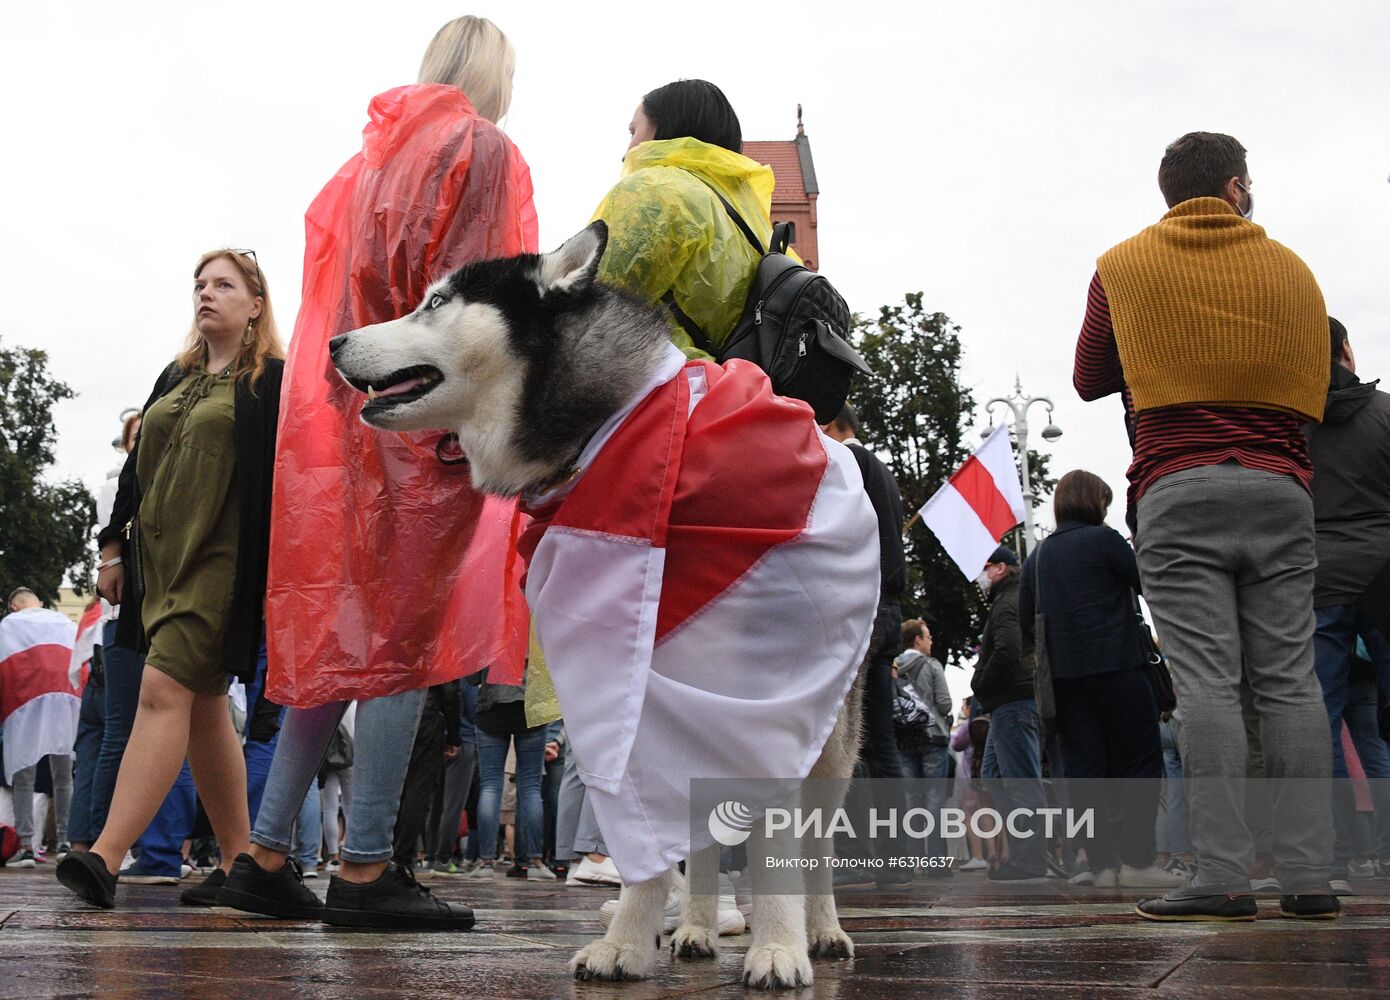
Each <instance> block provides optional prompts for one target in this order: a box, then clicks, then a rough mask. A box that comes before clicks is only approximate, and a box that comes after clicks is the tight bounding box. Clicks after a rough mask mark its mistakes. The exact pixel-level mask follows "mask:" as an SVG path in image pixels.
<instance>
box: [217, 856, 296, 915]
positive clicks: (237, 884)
mask: <svg viewBox="0 0 1390 1000" xmlns="http://www.w3.org/2000/svg"><path fill="white" fill-rule="evenodd" d="M211 879H212V876H211V875H209V876H208V880H209V881H211ZM204 884H206V883H204ZM216 902H217V905H218V906H230V907H232V908H233V909H237V910H245V911H246V912H247V913H262V914H265V915H266V916H267V917H284V918H286V919H288V920H322V919H323V903H322V902H320V900H319V898H318V897H317V896H315V895H314V894H313V893H312V892H310V891H309V888H308V886H306V885H305V884H304V875H303V872H302V871H301V870H300V867H299V861H298V860H297V859H295V858H293V857H289V858H286V859H285V863H284V864H283V865H282V866H281V867H280V870H279V871H273V872H268V871H266V870H265V869H264V868H262V867H261V866H260V865H258V864H256V859H255V858H253V857H251V855H249V854H238V855H237V856H236V860H235V861H233V862H232V872H231V874H230V875H228V876H227V880H226V882H225V883H223V885H222V887H221V890H220V891H219V892H218V893H217V900H216Z"/></svg>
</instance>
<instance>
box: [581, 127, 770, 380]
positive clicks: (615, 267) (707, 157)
mask: <svg viewBox="0 0 1390 1000" xmlns="http://www.w3.org/2000/svg"><path fill="white" fill-rule="evenodd" d="M773 183H774V181H773V176H772V168H771V167H767V166H763V165H762V164H760V163H756V162H754V161H753V160H750V159H749V158H748V157H746V156H743V155H741V154H739V153H734V152H730V151H729V150H727V149H723V148H721V147H719V146H712V145H710V144H709V143H707V142H701V141H700V140H699V139H691V138H689V137H685V138H680V139H660V140H654V141H652V142H644V143H642V144H641V145H639V146H636V147H635V148H633V149H631V150H629V151H628V154H627V156H626V157H625V158H624V160H623V174H622V179H621V180H619V181H618V183H617V184H615V185H614V186H613V188H612V190H610V191H609V192H608V194H607V196H605V197H604V199H603V201H602V202H601V203H600V204H599V207H598V210H597V211H596V212H595V213H594V218H595V219H602V220H603V221H604V222H606V223H607V224H608V246H607V249H606V250H605V251H604V255H603V260H602V262H601V263H600V265H599V278H600V280H602V281H605V282H608V283H609V284H612V285H617V286H620V287H622V288H625V289H627V290H628V291H630V292H632V293H633V294H634V295H636V296H638V297H639V298H641V299H645V300H646V301H647V302H651V303H653V304H659V303H661V302H662V300H663V299H665V297H666V296H667V295H670V296H671V300H672V301H674V302H675V303H676V305H677V306H678V307H679V308H680V309H681V310H682V311H683V312H684V313H685V314H686V315H687V316H689V317H690V319H691V320H693V321H694V323H695V324H696V325H697V326H699V328H700V329H701V330H702V331H703V332H704V334H705V335H706V336H707V337H708V338H709V339H710V340H711V341H712V342H713V343H714V344H715V345H722V344H723V343H724V339H725V338H726V337H728V335H729V333H730V332H731V331H732V330H733V328H734V324H735V323H736V322H737V321H738V317H739V315H740V314H741V313H742V312H743V305H744V301H745V300H746V299H747V297H748V289H749V287H750V286H751V285H752V283H753V275H754V273H755V272H756V270H757V267H758V261H759V259H760V257H761V254H760V253H758V251H755V250H754V249H753V247H752V246H751V244H750V243H749V242H748V241H747V240H746V239H745V238H744V236H743V234H742V232H740V231H739V229H738V227H737V226H736V225H735V224H734V222H733V220H732V219H730V218H729V215H728V213H727V212H726V211H725V209H724V206H723V205H722V204H720V202H719V198H717V197H716V196H715V192H716V191H717V192H718V193H719V194H720V195H723V197H724V198H725V199H727V200H728V202H729V204H731V205H733V207H734V209H735V210H736V211H737V212H738V214H739V215H740V216H741V217H742V219H743V221H744V222H746V223H747V224H748V226H749V227H750V228H751V229H752V230H753V233H754V234H755V235H756V236H757V237H758V240H759V241H760V243H761V245H762V247H764V248H765V247H766V246H767V244H768V242H769V241H770V240H771V236H772V220H771V210H772V187H773ZM670 324H671V341H672V343H674V344H675V345H676V346H677V347H679V348H680V349H681V350H682V351H684V352H685V353H686V356H687V357H692V358H705V357H707V355H705V354H704V353H703V352H701V351H699V350H697V349H696V348H695V346H694V344H693V343H692V342H691V339H690V336H689V335H688V334H687V333H686V332H685V331H684V330H683V329H682V328H681V327H680V325H679V324H678V323H677V322H676V321H675V319H674V318H672V319H671V320H670Z"/></svg>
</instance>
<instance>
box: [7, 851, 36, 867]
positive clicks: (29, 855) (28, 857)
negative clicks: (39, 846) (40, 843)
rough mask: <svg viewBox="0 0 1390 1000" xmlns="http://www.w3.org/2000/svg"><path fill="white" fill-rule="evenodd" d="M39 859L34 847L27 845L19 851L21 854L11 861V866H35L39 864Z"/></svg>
mask: <svg viewBox="0 0 1390 1000" xmlns="http://www.w3.org/2000/svg"><path fill="white" fill-rule="evenodd" d="M38 863H39V859H38V858H37V857H35V856H34V849H33V848H32V847H26V848H24V850H22V851H20V852H19V856H18V857H16V858H15V859H14V860H13V861H11V862H10V867H11V868H35V867H37V866H38Z"/></svg>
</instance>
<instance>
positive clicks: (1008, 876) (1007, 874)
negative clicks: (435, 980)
mask: <svg viewBox="0 0 1390 1000" xmlns="http://www.w3.org/2000/svg"><path fill="white" fill-rule="evenodd" d="M989 880H990V881H991V882H1013V883H1014V884H1016V885H1019V884H1021V885H1033V884H1035V883H1036V884H1041V883H1043V882H1046V881H1047V871H1046V870H1045V869H1044V870H1043V871H1040V872H1033V871H1028V870H1026V869H1023V868H1015V867H1014V866H1013V865H1011V864H1010V863H1009V862H1007V861H1005V862H1004V863H1003V864H1002V865H1000V866H999V867H998V868H996V869H994V871H992V872H990V873H989Z"/></svg>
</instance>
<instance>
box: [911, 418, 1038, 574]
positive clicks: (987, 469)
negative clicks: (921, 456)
mask: <svg viewBox="0 0 1390 1000" xmlns="http://www.w3.org/2000/svg"><path fill="white" fill-rule="evenodd" d="M918 513H919V515H920V516H921V518H922V520H923V522H925V524H926V526H927V527H928V528H930V529H931V530H932V533H933V534H934V535H936V537H937V540H938V541H940V542H941V547H942V548H943V549H945V550H946V554H947V555H949V556H950V557H951V558H952V559H953V560H954V561H955V564H956V565H957V566H959V567H960V571H961V572H962V573H964V574H965V577H966V579H967V580H973V579H975V577H977V576H979V575H980V570H982V569H984V568H985V563H986V562H987V561H988V560H989V557H990V555H991V554H993V552H994V550H995V548H996V547H997V546H998V545H999V539H1001V538H1003V537H1004V535H1005V533H1007V532H1008V531H1009V530H1010V529H1011V528H1013V527H1014V526H1015V525H1017V524H1018V523H1019V522H1020V521H1022V520H1023V487H1022V486H1020V485H1019V481H1018V467H1017V466H1016V465H1014V448H1013V445H1012V444H1011V443H1010V441H1009V429H1008V428H1007V427H1006V426H1004V425H1003V424H1000V425H999V426H998V427H996V428H995V429H994V431H993V432H992V433H991V434H990V436H989V437H987V438H985V443H984V444H982V445H980V448H979V450H978V451H977V452H975V454H973V455H971V456H970V457H969V458H967V459H966V460H965V464H964V465H962V466H961V467H960V468H959V469H957V470H956V471H955V472H953V473H952V474H951V478H950V479H948V480H946V482H945V484H944V485H943V486H942V487H941V489H939V490H937V491H936V494H935V495H934V496H933V497H932V498H931V499H930V500H928V501H927V502H926V503H925V504H923V505H922V509H921V510H920V511H919V512H918Z"/></svg>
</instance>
